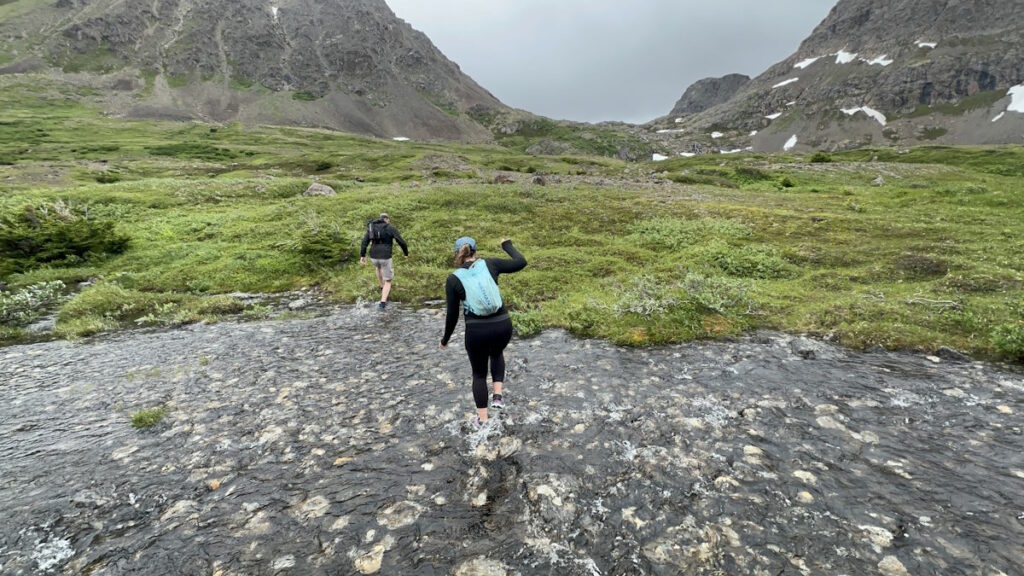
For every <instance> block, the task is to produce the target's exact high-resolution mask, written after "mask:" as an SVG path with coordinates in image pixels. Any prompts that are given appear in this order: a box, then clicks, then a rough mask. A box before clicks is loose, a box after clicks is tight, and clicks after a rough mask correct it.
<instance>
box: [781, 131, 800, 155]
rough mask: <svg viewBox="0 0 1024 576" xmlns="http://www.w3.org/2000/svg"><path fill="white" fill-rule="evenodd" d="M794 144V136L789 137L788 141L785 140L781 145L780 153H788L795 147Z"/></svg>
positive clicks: (795, 140) (795, 141)
mask: <svg viewBox="0 0 1024 576" xmlns="http://www.w3.org/2000/svg"><path fill="white" fill-rule="evenodd" d="M796 143H797V138H796V134H793V135H792V136H790V138H789V140H786V143H785V144H783V145H782V151H783V152H789V151H790V150H792V149H793V148H795V147H796Z"/></svg>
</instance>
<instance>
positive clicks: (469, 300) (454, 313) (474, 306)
mask: <svg viewBox="0 0 1024 576" xmlns="http://www.w3.org/2000/svg"><path fill="white" fill-rule="evenodd" d="M501 249H502V250H504V251H505V252H506V253H507V254H508V255H509V256H511V257H512V259H511V260H503V259H502V260H499V259H497V258H488V259H486V260H484V259H483V258H477V255H476V241H475V240H473V239H472V238H470V237H468V236H464V237H462V238H459V239H458V240H456V241H455V272H454V273H453V274H451V275H449V276H448V280H447V282H445V286H444V291H445V296H446V299H447V301H448V315H447V317H446V318H445V325H444V337H443V338H441V349H442V350H443V349H444V348H446V347H447V346H448V340H449V339H451V337H452V333H453V332H454V331H455V325H456V324H458V322H459V305H460V304H461V305H462V309H463V311H464V313H465V316H466V352H467V353H468V354H469V364H470V366H471V367H472V369H473V400H474V401H475V402H476V412H477V415H476V417H474V418H473V421H472V424H473V425H474V426H475V427H480V426H482V425H483V423H484V422H486V421H487V365H488V362H490V367H491V380H492V381H493V382H494V397H493V398H492V399H491V408H494V409H495V410H501V409H503V408H504V407H505V404H504V402H503V401H502V398H501V387H502V384H504V382H505V355H504V352H505V346H508V343H509V341H510V340H511V339H512V319H511V318H509V315H508V310H506V309H505V306H504V305H503V304H502V302H501V293H500V292H499V291H498V276H499V275H501V274H509V273H512V272H518V271H520V270H522V269H523V268H525V267H526V258H523V255H522V254H520V253H519V251H518V250H516V249H515V247H514V246H512V241H511V240H508V239H506V238H502V239H501Z"/></svg>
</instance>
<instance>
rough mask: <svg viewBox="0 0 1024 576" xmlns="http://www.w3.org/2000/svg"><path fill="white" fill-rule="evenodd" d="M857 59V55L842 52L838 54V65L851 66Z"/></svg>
mask: <svg viewBox="0 0 1024 576" xmlns="http://www.w3.org/2000/svg"><path fill="white" fill-rule="evenodd" d="M856 59H857V54H856V53H852V52H847V51H846V50H840V51H839V52H836V64H849V63H850V62H853V61H854V60H856Z"/></svg>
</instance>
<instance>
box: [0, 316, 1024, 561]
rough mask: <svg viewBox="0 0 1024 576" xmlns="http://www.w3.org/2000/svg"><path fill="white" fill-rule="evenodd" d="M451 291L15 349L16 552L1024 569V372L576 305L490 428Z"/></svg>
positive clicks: (5, 555) (9, 488)
mask: <svg viewBox="0 0 1024 576" xmlns="http://www.w3.org/2000/svg"><path fill="white" fill-rule="evenodd" d="M437 314H438V313H437V312H436V311H431V310H421V311H408V310H395V311H389V312H386V313H377V312H376V311H375V310H371V309H369V308H365V307H354V308H351V307H350V308H343V309H337V310H335V311H334V312H332V313H330V314H328V315H325V316H322V317H318V318H313V319H307V320H289V321H267V322H259V323H250V324H235V323H223V324H216V325H196V326H190V327H185V328H180V329H175V330H170V331H160V332H136V333H125V334H119V335H115V336H110V337H104V338H99V339H95V340H92V341H86V342H83V343H67V342H49V343H42V344H33V345H28V346H19V347H11V348H4V349H0V393H2V399H0V519H2V520H0V574H5V575H6V574H12V575H17V574H94V575H122V574H161V575H162V574H187V575H195V574H209V575H218V576H229V575H241V574H268V575H269V574H369V573H380V574H403V575H405V574H415V575H435V574H436V575H440V574H457V575H460V576H470V575H485V574H493V575H498V574H506V575H508V576H511V575H515V574H520V575H524V576H525V575H531V574H552V575H581V576H582V575H586V576H595V575H617V574H651V575H670V574H671V575H675V574H687V575H688V574H715V575H719V574H730V575H731V574H755V575H772V576H776V575H779V574H846V575H850V576H859V575H864V574H887V575H900V574H913V575H925V574H942V575H955V574H970V575H979V576H996V575H1000V574H1003V575H1007V576H1015V575H1019V574H1022V573H1024V572H1022V568H1021V566H1024V432H1022V428H1024V376H1022V375H1021V374H1020V373H1016V372H1014V371H1012V370H1010V369H1007V368H1004V367H999V366H994V365H989V364H984V363H971V362H964V363H958V362H952V361H947V360H941V359H938V358H928V357H924V356H920V355H911V354H902V353H876V354H865V353H859V352H853V351H849V350H845V349H842V348H837V347H834V346H832V345H829V344H827V343H822V342H818V341H811V340H806V339H802V338H795V337H792V336H786V335H781V334H759V335H755V336H752V337H749V338H745V339H742V340H739V341H736V342H728V343H699V344H686V345H679V346H670V347H664V348H656V349H625V348H619V347H615V346H612V345H610V344H608V343H606V342H600V341H587V340H578V339H575V338H572V337H571V336H569V335H568V334H566V333H564V332H560V331H551V332H546V333H544V334H543V335H541V336H538V337H536V338H533V339H529V340H515V341H513V343H512V345H511V346H510V348H509V350H508V351H507V353H506V358H507V360H508V366H509V373H508V378H507V380H508V383H507V385H506V386H507V387H506V402H507V409H506V410H505V412H504V414H503V415H501V417H499V418H492V420H491V421H490V423H489V424H488V426H487V427H485V428H484V429H483V430H482V431H479V432H474V431H472V430H470V429H469V427H468V426H467V424H466V422H467V419H468V417H469V416H470V415H471V413H472V412H473V410H472V408H473V406H472V394H471V392H470V387H469V383H468V380H469V374H468V371H469V367H468V362H467V361H466V359H465V353H464V352H463V351H462V350H461V346H460V345H459V343H460V342H461V338H460V337H458V336H457V337H456V339H454V340H453V345H452V346H450V347H449V349H448V350H446V351H441V350H439V349H438V347H437V341H438V339H439V337H440V334H441V331H442V328H443V326H442V324H443V320H442V319H441V318H439V317H438V316H437ZM155 406H166V407H168V408H169V412H168V414H167V416H166V417H165V418H164V420H163V421H162V422H161V423H160V424H159V425H157V426H156V427H155V428H153V429H151V430H137V429H135V428H133V427H132V426H131V422H130V420H131V415H132V414H133V413H135V412H136V411H138V410H140V409H143V408H150V407H155Z"/></svg>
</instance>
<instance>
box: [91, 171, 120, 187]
mask: <svg viewBox="0 0 1024 576" xmlns="http://www.w3.org/2000/svg"><path fill="white" fill-rule="evenodd" d="M93 180H95V181H96V182H98V183H100V184H114V183H116V182H120V181H121V174H120V173H119V172H114V171H112V170H108V171H106V172H100V173H99V174H97V175H96V176H94V177H93Z"/></svg>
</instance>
